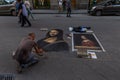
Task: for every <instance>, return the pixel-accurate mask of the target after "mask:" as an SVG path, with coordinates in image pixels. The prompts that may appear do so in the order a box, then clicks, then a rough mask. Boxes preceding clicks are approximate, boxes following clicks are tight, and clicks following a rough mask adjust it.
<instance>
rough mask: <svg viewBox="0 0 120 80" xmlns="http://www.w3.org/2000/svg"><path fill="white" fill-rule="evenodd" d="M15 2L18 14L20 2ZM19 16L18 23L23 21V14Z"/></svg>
mask: <svg viewBox="0 0 120 80" xmlns="http://www.w3.org/2000/svg"><path fill="white" fill-rule="evenodd" d="M13 4H14V6H15V8H16V15H18V11H19V5H20V2H18V1H14V3H13ZM18 18H19V20H18V23H21V15H20V16H19V17H18Z"/></svg>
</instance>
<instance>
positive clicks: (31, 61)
mask: <svg viewBox="0 0 120 80" xmlns="http://www.w3.org/2000/svg"><path fill="white" fill-rule="evenodd" d="M38 61H39V60H38V58H36V57H35V55H34V54H33V53H30V54H29V57H28V59H27V60H26V62H25V64H22V65H21V66H22V67H23V68H27V67H29V66H31V65H33V64H35V63H38Z"/></svg>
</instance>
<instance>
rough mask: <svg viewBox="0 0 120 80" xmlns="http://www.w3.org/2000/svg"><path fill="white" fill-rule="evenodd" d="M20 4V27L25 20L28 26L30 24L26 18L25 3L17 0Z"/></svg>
mask: <svg viewBox="0 0 120 80" xmlns="http://www.w3.org/2000/svg"><path fill="white" fill-rule="evenodd" d="M17 1H18V2H19V3H20V5H19V11H18V17H19V16H21V17H22V20H21V21H22V23H21V27H24V25H25V24H26V22H27V23H28V26H29V27H30V26H31V23H30V21H29V20H28V12H27V9H26V6H25V4H24V3H23V1H22V0H17Z"/></svg>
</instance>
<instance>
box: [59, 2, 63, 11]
mask: <svg viewBox="0 0 120 80" xmlns="http://www.w3.org/2000/svg"><path fill="white" fill-rule="evenodd" d="M62 3H63V2H62V0H58V9H59V13H61V12H62V9H63V8H62Z"/></svg>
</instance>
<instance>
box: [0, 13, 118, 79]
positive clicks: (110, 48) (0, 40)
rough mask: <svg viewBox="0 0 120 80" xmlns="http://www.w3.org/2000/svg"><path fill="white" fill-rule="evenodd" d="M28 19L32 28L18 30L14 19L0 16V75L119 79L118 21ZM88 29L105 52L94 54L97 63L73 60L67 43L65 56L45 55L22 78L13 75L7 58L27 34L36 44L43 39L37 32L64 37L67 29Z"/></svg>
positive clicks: (59, 17)
mask: <svg viewBox="0 0 120 80" xmlns="http://www.w3.org/2000/svg"><path fill="white" fill-rule="evenodd" d="M34 17H35V20H32V19H31V18H30V21H31V23H32V27H30V28H27V27H26V28H22V27H20V24H18V22H17V21H18V18H17V17H12V16H0V51H1V52H0V73H1V74H4V73H12V74H15V77H16V80H119V79H120V76H119V73H120V43H119V41H120V35H119V34H120V17H119V16H101V17H95V16H88V15H87V14H73V15H72V17H71V18H67V17H66V15H65V14H45V15H44V14H35V15H34ZM81 25H84V26H91V28H92V30H93V31H94V33H95V34H96V36H97V37H98V39H99V40H100V42H101V43H102V45H103V47H104V48H105V50H106V52H100V53H96V54H97V57H98V59H81V58H77V56H76V53H75V52H72V51H71V40H70V39H68V38H67V37H66V36H65V35H64V39H65V40H66V41H67V42H68V43H69V46H70V51H68V52H48V53H46V54H47V55H48V59H43V58H42V57H41V58H40V62H39V63H38V64H36V65H35V66H33V67H30V68H29V69H26V70H25V71H24V72H23V73H22V74H18V73H17V72H16V64H15V61H14V60H13V59H12V57H11V54H12V51H14V50H15V49H16V48H17V46H18V44H19V42H20V40H21V39H22V38H23V37H24V36H26V35H27V33H29V32H35V33H36V41H37V40H38V39H41V38H42V37H44V36H45V34H46V31H40V28H43V27H45V28H48V30H50V29H53V28H59V29H63V30H64V34H68V33H69V31H68V28H69V27H70V26H73V27H76V26H81Z"/></svg>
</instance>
